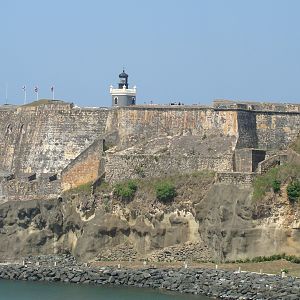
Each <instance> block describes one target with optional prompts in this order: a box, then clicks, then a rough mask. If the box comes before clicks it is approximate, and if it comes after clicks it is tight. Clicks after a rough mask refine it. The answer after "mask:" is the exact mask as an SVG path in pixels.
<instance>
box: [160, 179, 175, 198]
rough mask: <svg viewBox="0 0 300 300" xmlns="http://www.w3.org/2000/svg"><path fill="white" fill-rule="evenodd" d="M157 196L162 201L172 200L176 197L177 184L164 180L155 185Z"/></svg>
mask: <svg viewBox="0 0 300 300" xmlns="http://www.w3.org/2000/svg"><path fill="white" fill-rule="evenodd" d="M155 191H156V198H157V199H158V200H159V201H161V202H164V203H166V202H170V201H172V200H173V199H174V198H175V197H176V189H175V186H174V185H173V184H172V183H171V182H168V181H162V182H160V183H158V184H157V185H156V187H155Z"/></svg>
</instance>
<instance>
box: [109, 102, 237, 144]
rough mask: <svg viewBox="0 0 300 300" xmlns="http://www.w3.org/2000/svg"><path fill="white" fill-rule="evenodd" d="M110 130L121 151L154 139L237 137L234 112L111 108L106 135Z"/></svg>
mask: <svg viewBox="0 0 300 300" xmlns="http://www.w3.org/2000/svg"><path fill="white" fill-rule="evenodd" d="M114 130H118V132H119V137H120V143H121V145H122V147H123V148H124V147H126V146H130V145H133V144H136V143H139V142H142V141H145V140H147V139H149V138H153V137H157V136H168V135H169V136H174V135H188V134H190V135H199V136H204V135H205V136H210V135H224V136H237V133H238V123H237V112H236V111H215V110H214V109H213V108H209V107H200V106H195V107H193V106H178V107H172V106H134V107H133V106H131V107H122V108H114V109H112V110H111V113H110V114H109V116H108V120H107V126H106V131H108V132H109V131H114Z"/></svg>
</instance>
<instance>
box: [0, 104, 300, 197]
mask: <svg viewBox="0 0 300 300" xmlns="http://www.w3.org/2000/svg"><path fill="white" fill-rule="evenodd" d="M299 130H300V105H290V104H288V105H280V104H259V103H252V102H249V103H234V102H230V103H229V102H222V101H219V102H218V101H216V102H215V103H214V106H213V107H204V106H158V105H151V106H131V107H119V108H111V109H101V108H99V109H88V108H84V109H81V108H74V106H73V105H72V104H68V103H63V102H62V103H59V104H58V103H56V104H54V103H53V102H49V103H48V104H43V105H36V104H34V103H33V104H30V105H27V106H19V107H14V106H2V107H0V171H1V170H4V171H8V172H11V173H14V174H16V175H18V174H23V173H27V174H29V173H37V176H39V175H40V174H44V173H47V174H51V173H57V174H60V172H61V171H62V170H64V171H63V177H62V185H63V188H64V189H67V188H70V187H76V186H78V185H81V184H83V183H86V182H87V180H88V181H93V180H96V179H97V178H98V177H99V175H101V174H100V173H103V172H104V168H105V172H106V178H107V179H108V180H109V181H110V182H116V181H118V180H123V179H126V178H128V177H132V178H138V177H141V176H147V177H153V176H161V175H162V174H173V173H178V172H180V173H185V172H192V171H196V170H201V169H211V170H214V171H217V172H225V173H226V174H227V173H228V172H231V171H233V170H234V159H233V156H232V155H233V152H234V150H239V149H244V148H256V149H262V150H270V151H271V150H278V149H281V148H285V147H287V145H288V144H289V143H290V142H292V141H293V140H295V139H296V137H297V134H298V133H299ZM109 134H110V135H109ZM104 135H107V143H108V144H110V146H116V147H114V153H109V152H108V153H107V156H106V161H105V164H106V165H105V166H104V159H103V158H102V151H103V150H104V149H103V144H102V145H101V146H100V144H97V142H95V141H97V140H100V138H101V137H103V136H104ZM159 136H165V137H167V136H191V137H193V136H198V137H202V138H203V140H205V141H206V142H207V143H210V142H211V143H212V139H213V138H215V137H216V136H218V137H224V138H230V139H231V140H232V141H233V142H232V143H231V144H230V145H229V144H227V145H226V147H227V148H226V149H223V150H224V151H223V153H227V154H226V155H217V152H215V155H214V151H215V149H213V148H214V146H212V149H211V150H212V152H211V154H210V155H206V154H205V155H202V156H201V155H194V154H193V152H194V151H191V152H189V153H187V154H183V155H175V154H174V153H176V151H175V152H174V153H173V154H171V155H166V154H161V155H150V154H142V153H140V154H137V155H136V154H133V155H124V154H121V153H118V151H121V150H124V149H126V148H128V147H132V146H133V145H135V146H136V145H141V144H143V143H144V144H145V143H146V142H147V141H149V139H154V138H156V137H159ZM222 145H223V144H222ZM101 147H102V148H101ZM100 148H101V149H100ZM223 148H225V146H223ZM241 153H242V152H241ZM252 154H253V153H252ZM240 158H241V159H240V164H239V166H238V167H239V170H241V171H243V172H247V171H250V169H252V171H254V170H253V168H254V167H253V164H255V166H256V165H257V163H258V162H259V161H260V158H258V160H257V161H256V162H253V155H252V156H251V157H250V156H249V157H247V159H246V158H245V157H244V158H242V157H240ZM254 158H257V157H254ZM243 161H244V165H243ZM250 163H251V164H252V165H251V166H250ZM245 164H249V166H245ZM261 166H262V167H264V164H262V165H261ZM101 170H102V171H101ZM117 170H118V171H117ZM120 170H121V171H120ZM225 173H224V174H225ZM236 174H237V175H234V176H233V175H232V176H233V177H232V176H231V175H226V176H227V177H226V176H225V175H224V176H223V177H222V176H221V178H224V179H220V180H221V181H222V182H236V181H238V179H239V178H241V182H247V180H248V179H247V178H250V177H249V176H250V175H249V176H248V177H247V176H246V177H245V178H246V179H245V178H243V177H241V175H238V173H236ZM239 174H240V173H239ZM226 178H227V179H226ZM229 178H231V179H229ZM30 185H33V183H30ZM35 185H38V184H37V183H35ZM5 186H6V191H7V192H8V194H9V193H11V194H12V192H9V191H10V190H11V191H12V190H13V186H14V187H15V189H16V190H22V189H25V190H26V189H27V187H24V188H22V187H21V186H18V184H13V182H12V183H11V188H9V187H8V185H7V184H6V185H5ZM5 186H4V190H5ZM28 190H30V187H28ZM33 190H34V188H33Z"/></svg>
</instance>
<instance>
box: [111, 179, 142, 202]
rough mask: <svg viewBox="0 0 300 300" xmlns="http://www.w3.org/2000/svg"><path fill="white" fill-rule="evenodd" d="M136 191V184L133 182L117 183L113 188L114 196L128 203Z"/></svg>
mask: <svg viewBox="0 0 300 300" xmlns="http://www.w3.org/2000/svg"><path fill="white" fill-rule="evenodd" d="M136 190H137V184H136V182H135V181H134V180H128V181H126V182H121V183H117V184H116V185H115V187H114V194H115V195H116V196H117V197H119V198H121V199H122V200H126V201H130V200H132V199H133V197H134V195H135V192H136Z"/></svg>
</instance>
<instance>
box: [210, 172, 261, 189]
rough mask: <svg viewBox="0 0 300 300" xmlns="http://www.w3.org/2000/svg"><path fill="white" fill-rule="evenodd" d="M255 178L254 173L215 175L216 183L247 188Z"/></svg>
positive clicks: (223, 173)
mask: <svg viewBox="0 0 300 300" xmlns="http://www.w3.org/2000/svg"><path fill="white" fill-rule="evenodd" d="M254 178H255V173H240V172H220V173H217V174H216V182H217V183H221V184H233V185H241V186H246V187H249V186H251V184H252V182H253V180H254Z"/></svg>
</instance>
